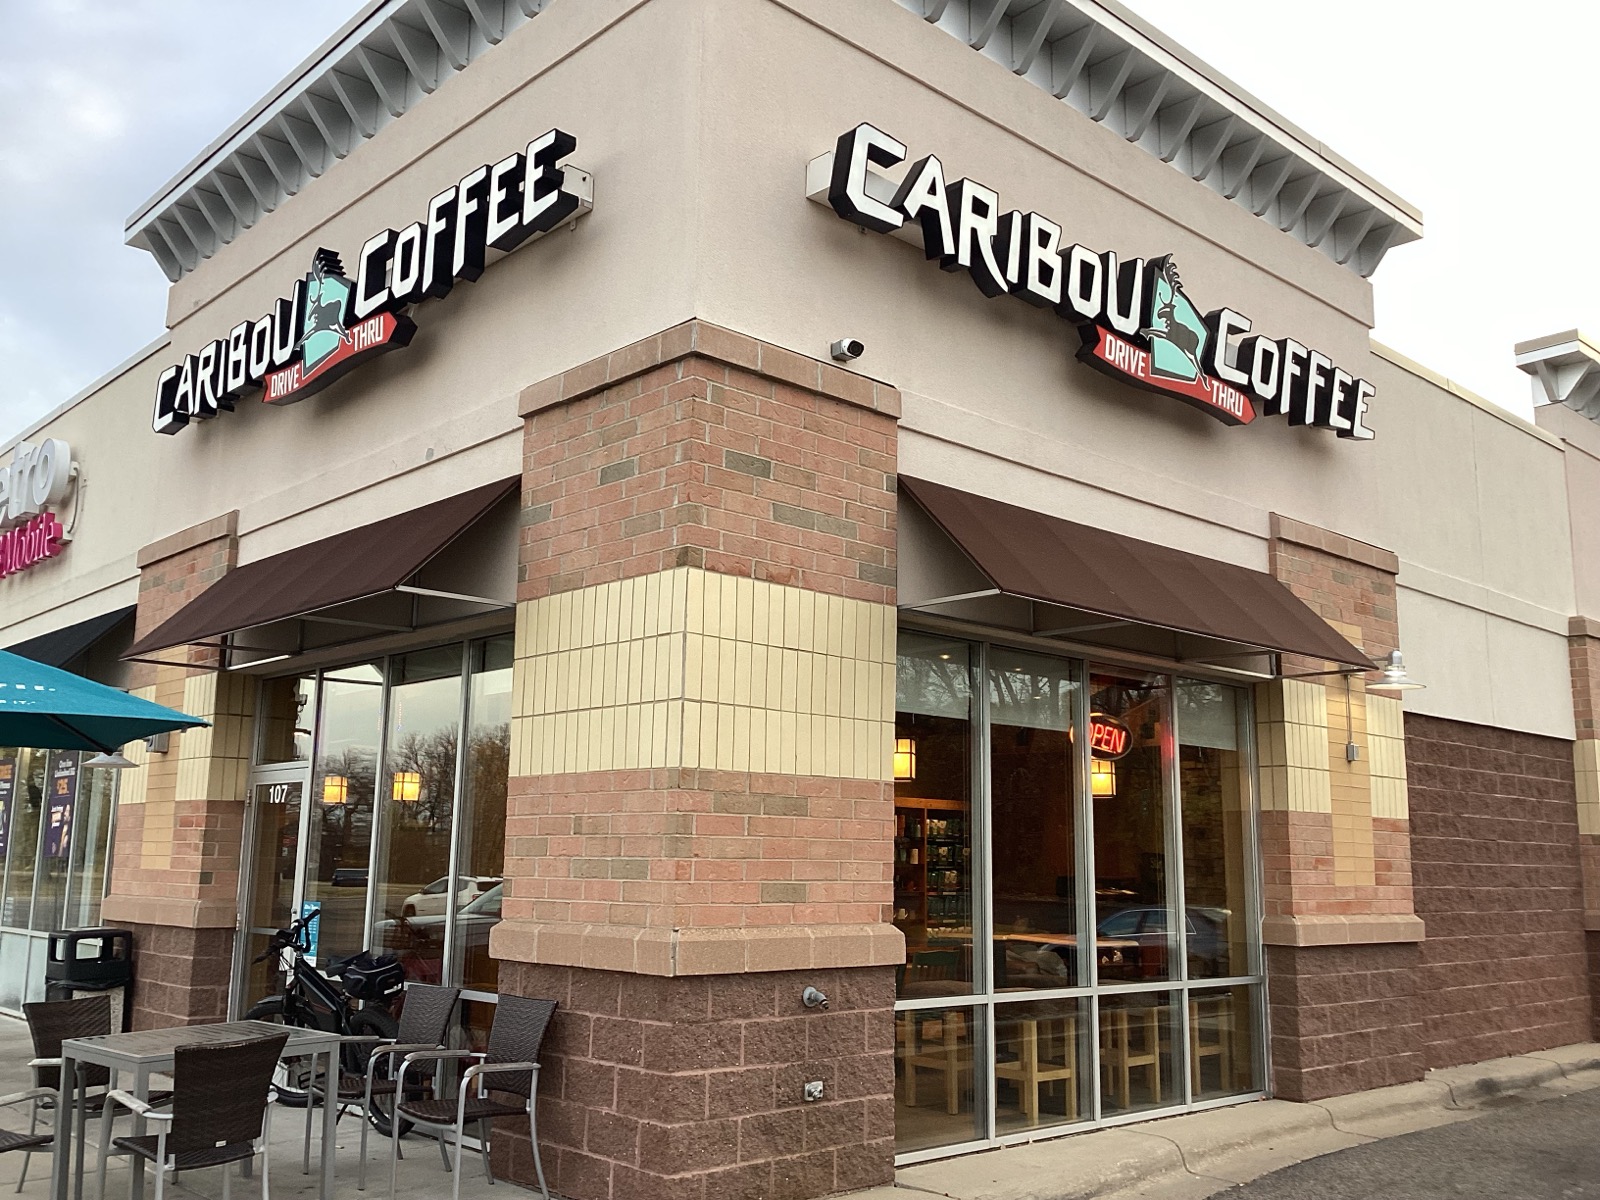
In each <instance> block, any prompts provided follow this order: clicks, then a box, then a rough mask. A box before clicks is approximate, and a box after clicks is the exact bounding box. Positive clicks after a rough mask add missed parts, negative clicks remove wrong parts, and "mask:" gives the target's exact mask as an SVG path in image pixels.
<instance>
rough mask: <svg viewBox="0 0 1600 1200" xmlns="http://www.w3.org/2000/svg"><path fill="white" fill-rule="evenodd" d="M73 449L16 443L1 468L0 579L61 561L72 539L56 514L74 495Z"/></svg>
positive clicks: (53, 443) (52, 442) (58, 443)
mask: <svg viewBox="0 0 1600 1200" xmlns="http://www.w3.org/2000/svg"><path fill="white" fill-rule="evenodd" d="M72 480H73V473H72V448H71V447H70V446H68V445H67V443H66V442H64V441H62V440H61V439H60V438H50V439H48V440H47V441H43V442H40V443H39V444H38V445H36V446H35V445H30V444H29V443H28V442H19V443H17V448H16V450H15V451H14V452H13V453H12V455H11V464H10V465H9V466H5V467H0V579H4V578H5V577H6V576H8V575H15V574H16V573H17V572H19V571H25V570H27V569H28V568H29V567H35V566H38V565H39V564H40V563H42V562H44V561H45V560H46V559H51V558H54V557H56V555H58V554H60V553H61V550H62V547H63V546H65V545H66V541H67V534H66V531H65V530H64V529H63V528H62V527H61V521H60V520H59V519H58V518H57V516H56V514H55V513H54V512H52V511H50V510H51V508H52V507H60V505H61V503H62V501H63V500H65V499H66V498H67V493H68V491H70V490H71V487H72Z"/></svg>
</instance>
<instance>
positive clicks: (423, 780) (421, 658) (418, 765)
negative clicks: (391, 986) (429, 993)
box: [372, 646, 468, 983]
mask: <svg viewBox="0 0 1600 1200" xmlns="http://www.w3.org/2000/svg"><path fill="white" fill-rule="evenodd" d="M461 666H462V663H461V647H460V646H444V647H440V648H439V649H435V650H423V651H419V652H418V653H416V654H407V655H404V656H402V657H400V658H396V659H394V660H393V661H392V662H391V664H390V690H389V704H388V709H389V720H388V730H387V736H386V738H385V743H384V744H385V747H386V749H385V751H384V769H383V776H382V801H381V807H382V815H381V820H380V821H379V830H380V837H381V839H382V840H381V843H380V848H379V851H378V854H377V855H376V864H377V878H376V879H374V880H373V891H374V895H375V900H376V907H375V910H374V911H375V914H376V917H377V924H376V925H375V926H374V928H373V938H372V940H373V942H374V943H375V944H376V945H377V946H378V947H379V948H380V949H382V950H385V951H388V952H390V953H392V954H397V955H399V956H400V961H401V963H402V965H404V966H405V968H406V976H407V978H409V979H413V980H416V981H419V982H422V983H439V982H440V981H441V980H442V979H443V978H444V965H445V964H444V947H445V925H446V923H447V921H448V919H449V915H450V912H451V910H452V909H453V908H456V907H458V906H459V905H460V904H461V903H463V902H464V898H463V897H461V896H460V895H459V892H458V893H456V894H452V893H451V891H450V830H451V826H452V822H453V818H454V815H455V800H456V749H457V741H458V738H459V734H460V729H461ZM459 882H460V883H461V884H467V882H468V881H466V880H460V881H459Z"/></svg>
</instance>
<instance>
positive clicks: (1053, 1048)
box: [994, 1016, 1078, 1125]
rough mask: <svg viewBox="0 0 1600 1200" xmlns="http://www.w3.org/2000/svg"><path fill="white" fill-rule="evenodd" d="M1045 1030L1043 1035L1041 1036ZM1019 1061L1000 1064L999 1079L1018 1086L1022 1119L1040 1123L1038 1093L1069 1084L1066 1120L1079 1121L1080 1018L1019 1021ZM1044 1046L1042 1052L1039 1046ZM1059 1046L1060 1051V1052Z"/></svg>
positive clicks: (1017, 1040) (997, 1069)
mask: <svg viewBox="0 0 1600 1200" xmlns="http://www.w3.org/2000/svg"><path fill="white" fill-rule="evenodd" d="M1041 1030H1042V1035H1041ZM1016 1042H1017V1061H1016V1062H997V1063H995V1065H994V1074H995V1078H996V1079H1009V1080H1011V1081H1012V1082H1013V1083H1015V1084H1016V1085H1017V1091H1018V1093H1019V1094H1020V1098H1021V1106H1022V1115H1023V1116H1025V1117H1027V1118H1028V1120H1029V1122H1031V1123H1032V1124H1034V1125H1037V1124H1038V1123H1039V1089H1040V1088H1044V1087H1047V1088H1054V1087H1055V1085H1056V1084H1057V1083H1059V1082H1062V1081H1065V1083H1066V1084H1067V1119H1068V1120H1069V1121H1076V1120H1077V1119H1078V1018H1077V1017H1075V1016H1066V1017H1046V1018H1044V1019H1042V1020H1041V1019H1039V1018H1034V1017H1025V1018H1023V1019H1021V1020H1019V1021H1017V1033H1016ZM1041 1042H1042V1043H1043V1051H1042V1052H1041V1049H1040V1046H1041ZM1058 1043H1059V1049H1058Z"/></svg>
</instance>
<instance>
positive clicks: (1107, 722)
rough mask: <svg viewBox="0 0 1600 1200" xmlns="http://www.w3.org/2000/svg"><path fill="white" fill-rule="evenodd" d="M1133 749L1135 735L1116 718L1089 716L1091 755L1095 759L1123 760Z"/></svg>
mask: <svg viewBox="0 0 1600 1200" xmlns="http://www.w3.org/2000/svg"><path fill="white" fill-rule="evenodd" d="M1132 748H1133V733H1132V732H1131V731H1130V730H1129V729H1128V727H1127V726H1126V725H1124V724H1123V723H1122V722H1121V721H1119V720H1117V718H1116V717H1108V716H1106V714H1105V713H1090V714H1089V753H1090V754H1092V755H1093V756H1094V757H1095V758H1121V757H1122V756H1123V755H1125V754H1126V753H1127V752H1128V751H1129V750H1131V749H1132Z"/></svg>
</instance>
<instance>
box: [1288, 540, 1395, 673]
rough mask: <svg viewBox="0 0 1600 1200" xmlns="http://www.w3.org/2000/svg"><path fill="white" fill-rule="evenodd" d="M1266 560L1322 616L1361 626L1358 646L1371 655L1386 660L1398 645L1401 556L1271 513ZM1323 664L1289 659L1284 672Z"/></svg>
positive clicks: (1340, 624)
mask: <svg viewBox="0 0 1600 1200" xmlns="http://www.w3.org/2000/svg"><path fill="white" fill-rule="evenodd" d="M1267 558H1268V567H1269V569H1270V571H1271V572H1272V575H1273V577H1274V578H1275V579H1277V580H1278V581H1279V582H1281V583H1283V584H1285V585H1286V586H1287V587H1288V589H1289V590H1290V591H1291V592H1293V593H1294V594H1295V595H1296V596H1298V597H1300V599H1302V600H1304V601H1305V602H1306V603H1307V604H1309V605H1310V606H1311V608H1312V610H1313V611H1314V612H1316V613H1318V614H1319V615H1321V616H1322V618H1323V619H1324V620H1326V621H1328V622H1329V623H1330V624H1332V625H1334V626H1337V627H1344V628H1348V629H1355V630H1359V631H1360V632H1359V636H1358V639H1357V641H1356V644H1357V645H1358V646H1360V647H1361V649H1363V650H1365V651H1366V652H1367V654H1368V655H1369V656H1370V657H1372V658H1374V659H1381V658H1385V657H1387V656H1388V654H1389V652H1390V651H1391V650H1394V649H1397V648H1398V647H1399V645H1400V616H1399V612H1398V610H1397V609H1396V607H1395V576H1396V575H1398V574H1399V572H1400V560H1399V559H1398V558H1397V557H1396V556H1395V555H1394V554H1393V553H1392V552H1390V551H1388V550H1384V549H1382V548H1381V547H1378V546H1371V545H1368V544H1367V543H1366V542H1360V541H1357V540H1356V539H1355V538H1351V537H1346V536H1344V535H1343V534H1340V533H1335V532H1333V531H1332V530H1331V529H1321V528H1319V527H1317V526H1315V525H1307V524H1306V523H1304V522H1303V521H1294V520H1291V519H1290V518H1288V517H1285V516H1282V515H1280V514H1278V513H1273V514H1272V517H1271V538H1270V540H1269V542H1268V544H1267ZM1322 666H1323V664H1321V663H1319V662H1311V661H1308V660H1304V659H1292V660H1288V661H1286V663H1285V670H1286V673H1288V674H1295V673H1297V672H1299V671H1316V670H1320V669H1322ZM1376 677H1377V676H1376V675H1373V676H1369V679H1375V678H1376Z"/></svg>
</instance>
